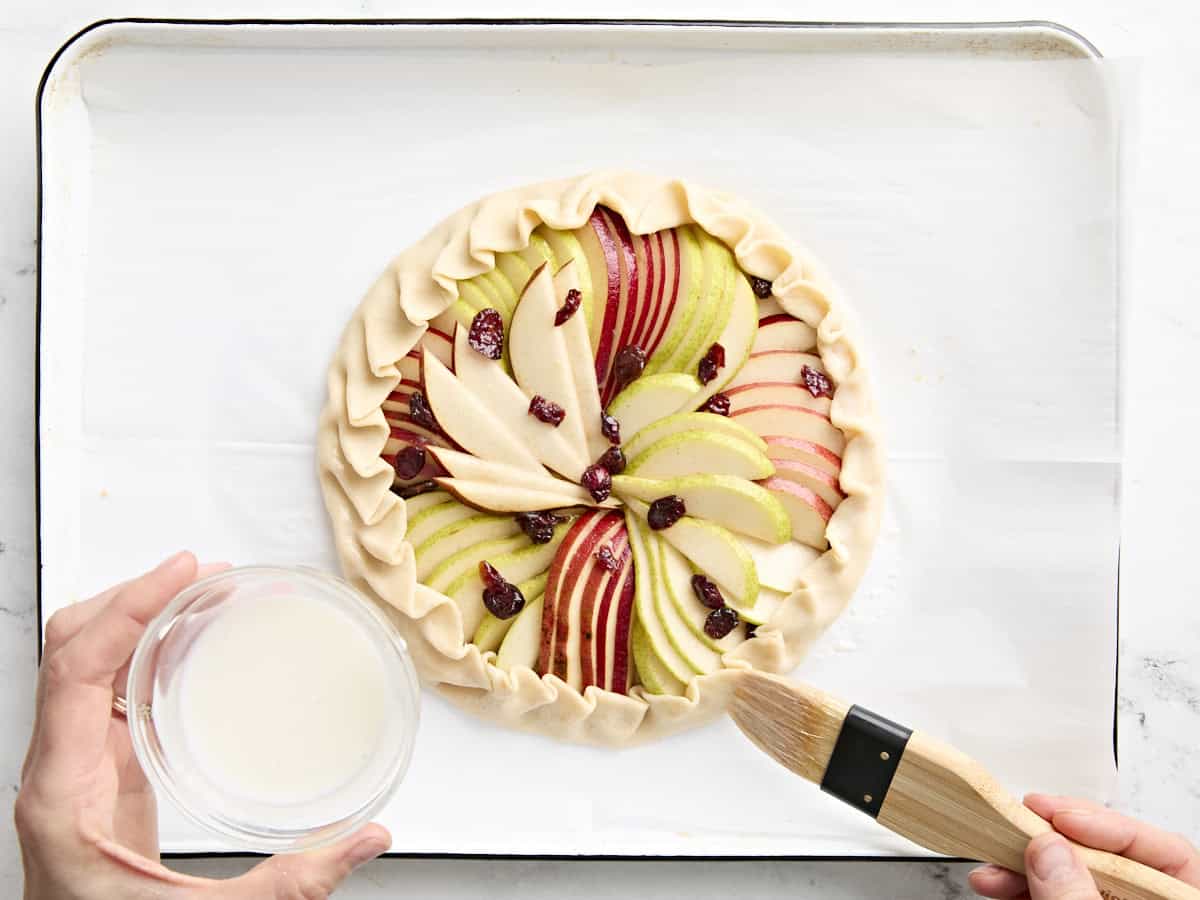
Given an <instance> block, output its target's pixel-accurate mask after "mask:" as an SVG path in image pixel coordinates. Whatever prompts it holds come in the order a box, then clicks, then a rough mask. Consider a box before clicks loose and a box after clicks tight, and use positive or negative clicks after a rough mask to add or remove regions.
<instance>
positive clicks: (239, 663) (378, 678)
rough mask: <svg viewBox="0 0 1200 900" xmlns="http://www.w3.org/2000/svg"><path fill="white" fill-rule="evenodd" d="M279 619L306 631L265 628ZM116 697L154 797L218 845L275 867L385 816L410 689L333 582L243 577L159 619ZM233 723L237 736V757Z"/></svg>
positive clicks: (408, 674) (269, 573)
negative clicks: (279, 860)
mask: <svg viewBox="0 0 1200 900" xmlns="http://www.w3.org/2000/svg"><path fill="white" fill-rule="evenodd" d="M296 604H298V605H296ZM289 605H291V606H290V610H301V609H303V610H307V613H308V615H307V619H306V617H305V616H302V615H299V614H298V613H297V612H292V614H291V615H286V614H285V615H279V614H278V613H279V612H280V611H285V612H286V611H288V610H289ZM330 616H332V618H328V617H330ZM322 617H326V618H322ZM302 621H304V622H306V624H303V625H302ZM323 622H325V623H329V624H332V625H334V626H336V627H333V628H322V627H320V625H321V623H323ZM336 635H340V637H336ZM206 640H207V643H201V642H203V641H206ZM289 640H290V644H289V645H288V646H283V645H282V642H285V641H289ZM333 640H340V641H342V644H341V645H340V646H332V645H331V644H330V641H333ZM214 641H216V642H218V643H216V644H214ZM221 642H223V643H221ZM301 646H304V647H306V648H308V649H309V651H313V652H312V655H309V656H305V657H303V660H312V663H311V664H310V665H304V664H303V660H302V659H299V658H298V654H297V652H296V648H297V647H301ZM197 647H200V648H201V649H200V650H197ZM214 647H217V648H219V652H218V653H216V654H214V652H213V648H214ZM289 653H290V656H289ZM339 653H340V654H341V656H340V657H339V656H338V654H339ZM224 660H229V665H228V666H226V665H225V663H224ZM331 660H332V661H331ZM189 663H190V666H189ZM288 666H290V667H291V668H290V669H289V668H288ZM364 673H365V676H367V677H364ZM329 674H332V675H333V676H336V677H332V678H331V677H326V676H327V675H329ZM314 676H315V678H314ZM356 679H358V680H356ZM360 685H361V690H360V689H359V688H360ZM364 697H366V698H369V699H364ZM125 699H126V705H127V718H128V721H129V731H130V735H131V737H132V742H133V749H134V752H135V754H136V755H137V759H138V762H139V763H140V764H141V767H142V769H143V770H144V771H145V773H146V776H147V778H148V779H149V780H150V783H151V784H152V785H153V786H154V788H155V790H156V791H157V792H158V793H159V795H160V796H166V797H167V798H169V799H170V800H171V801H172V802H173V803H174V804H175V805H176V806H177V807H178V808H179V809H180V810H181V811H182V812H183V813H184V814H185V815H187V816H188V817H189V818H191V819H192V820H193V821H195V822H196V823H197V824H198V825H201V826H203V827H204V828H206V829H209V830H210V831H211V832H213V833H215V834H217V835H220V836H222V837H223V838H225V839H226V840H228V842H229V843H230V845H231V846H233V847H237V848H241V849H247V850H254V851H259V852H264V853H287V852H298V851H302V850H309V849H312V848H314V847H319V846H322V845H325V844H329V843H332V842H334V841H336V840H338V839H339V838H342V837H344V836H346V835H347V834H349V833H350V832H352V831H354V830H355V829H357V828H358V827H360V826H361V825H363V824H365V823H366V822H368V821H370V820H371V819H372V817H374V816H375V815H376V814H377V813H378V812H379V811H380V809H381V808H382V807H383V806H384V805H385V804H386V803H387V801H388V800H389V798H390V797H391V796H392V794H393V793H394V792H395V790H396V788H397V787H398V786H399V784H400V782H401V781H402V780H403V778H404V774H405V771H406V770H407V768H408V764H409V761H410V759H411V757H412V751H413V743H414V740H415V737H416V731H417V723H418V718H419V709H420V686H419V681H418V679H417V674H416V670H415V669H414V668H413V664H412V661H411V659H410V658H409V655H408V650H407V648H406V646H405V643H404V640H403V639H402V638H401V637H400V634H399V633H398V632H397V631H396V628H395V626H394V625H393V624H392V623H391V622H390V621H389V620H388V619H387V617H386V616H385V615H384V614H383V613H382V612H381V611H380V610H378V609H376V607H375V606H374V604H372V603H371V602H370V601H369V600H367V599H366V598H365V597H363V596H362V595H361V594H360V593H358V592H357V591H356V590H355V589H354V588H353V587H351V586H350V585H349V584H347V583H346V582H344V581H342V580H341V579H339V578H335V577H333V576H331V575H327V574H325V573H322V572H318V571H316V570H312V569H306V568H276V567H270V566H253V567H245V568H237V569H229V570H227V571H225V572H222V573H220V574H217V575H214V576H212V577H210V578H205V579H203V580H201V581H197V582H196V583H195V584H193V585H191V586H190V587H188V588H187V589H186V590H184V591H183V592H182V593H181V594H179V596H177V597H176V598H175V599H173V600H172V601H171V602H170V604H168V605H167V607H166V609H164V610H163V612H162V613H161V614H160V615H159V616H158V617H157V618H156V619H155V620H154V621H153V622H151V623H150V625H149V627H148V628H147V629H146V633H145V635H144V636H143V637H142V640H141V642H140V643H139V644H138V647H137V650H136V651H135V653H134V655H133V660H132V662H131V663H130V668H129V681H128V685H127V691H126V697H125ZM295 704H302V706H296V705H295ZM310 711H311V715H310ZM380 712H381V713H382V714H381V715H377V714H376V713H380ZM247 717H252V718H247ZM239 722H240V723H242V724H243V725H245V724H249V725H251V726H252V727H250V728H247V729H246V730H245V734H246V735H247V737H246V740H245V742H244V743H241V744H239V740H240V737H241V732H239V731H238V728H239V725H238V723H239ZM318 722H319V723H321V724H320V727H317V725H316V724H314V723H318ZM297 726H300V727H297ZM348 726H353V727H348ZM339 728H344V734H339V733H338V729H339ZM350 734H355V735H358V736H359V737H360V738H361V737H363V736H364V735H366V736H367V739H364V740H360V741H355V740H353V739H351V738H348V737H346V736H347V735H350ZM254 735H257V736H258V740H255V739H254ZM298 737H306V738H307V740H297V738H298ZM314 738H315V740H314ZM343 738H345V739H343ZM339 740H340V741H341V744H340V745H339V743H338V742H339ZM213 747H218V748H220V750H221V753H217V754H215V755H214V753H213V752H212V748H213ZM348 751H349V754H348ZM222 754H223V755H222ZM214 760H219V761H220V764H219V765H214V762H213V761H214ZM230 762H232V763H234V766H232V767H231V766H229V765H227V763H230ZM264 763H266V765H264ZM231 773H236V774H234V775H232V776H231ZM260 781H261V784H262V786H263V789H262V790H258V789H257V787H258V785H259V782H260Z"/></svg>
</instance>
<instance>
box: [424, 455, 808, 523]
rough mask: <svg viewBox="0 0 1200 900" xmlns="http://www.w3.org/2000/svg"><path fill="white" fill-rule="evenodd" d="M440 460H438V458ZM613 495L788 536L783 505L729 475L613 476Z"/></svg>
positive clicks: (715, 520) (753, 485) (752, 484)
mask: <svg viewBox="0 0 1200 900" xmlns="http://www.w3.org/2000/svg"><path fill="white" fill-rule="evenodd" d="M439 458H440V457H439ZM612 487H613V492H614V493H616V494H618V495H620V496H621V497H635V498H636V499H638V500H642V501H644V502H646V503H652V502H654V501H655V500H657V499H658V498H659V497H666V496H668V495H670V494H675V495H676V496H678V497H680V498H682V499H683V503H684V506H686V507H687V513H688V515H689V516H692V517H693V518H698V519H708V520H709V521H710V522H716V523H717V524H718V525H721V526H722V527H724V528H728V529H729V530H730V531H736V532H738V533H739V534H748V535H750V536H751V537H756V538H759V539H760V540H764V541H768V542H769V543H772V544H781V543H783V542H784V541H787V540H790V539H791V537H792V526H791V522H790V520H789V519H788V513H787V510H786V509H784V506H783V503H782V502H781V501H779V500H778V499H776V498H775V497H774V496H773V495H772V494H771V492H770V491H768V490H766V489H765V488H762V487H760V486H759V485H757V484H755V483H754V482H753V481H747V480H746V479H744V478H737V477H734V476H732V475H714V474H712V473H705V474H703V475H685V476H683V477H682V478H668V479H666V480H661V481H660V480H658V479H652V478H638V477H637V476H635V475H614V476H613V480H612Z"/></svg>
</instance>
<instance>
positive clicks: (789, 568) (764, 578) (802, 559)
mask: <svg viewBox="0 0 1200 900" xmlns="http://www.w3.org/2000/svg"><path fill="white" fill-rule="evenodd" d="M742 546H743V547H745V548H746V552H747V553H749V554H750V557H751V558H752V559H753V560H754V568H755V571H757V572H758V580H759V584H760V595H761V588H763V587H765V588H769V589H770V590H773V591H779V592H781V593H783V594H790V593H791V592H792V591H794V590H795V589H796V583H797V582H798V581H799V580H800V576H801V575H802V574H803V573H804V570H805V569H806V568H808V565H809V563H811V562H812V561H813V560H815V559H816V558H817V557H819V556H820V555H821V554H820V553H818V552H817V551H816V550H814V549H813V548H812V547H807V546H805V545H804V544H801V543H798V542H797V541H788V542H787V543H786V544H768V543H766V542H765V541H757V540H754V539H753V538H743V539H742Z"/></svg>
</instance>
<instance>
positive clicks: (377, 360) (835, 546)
mask: <svg viewBox="0 0 1200 900" xmlns="http://www.w3.org/2000/svg"><path fill="white" fill-rule="evenodd" d="M597 205H605V206H608V207H610V208H611V209H614V210H616V211H617V212H618V213H620V214H621V216H623V217H624V220H625V222H626V224H627V225H628V227H629V229H630V230H631V231H632V232H634V233H636V234H646V233H649V232H654V231H658V230H660V229H665V228H672V227H675V226H679V225H684V224H688V223H696V224H698V225H699V226H700V227H701V228H703V229H704V230H705V231H707V232H708V233H710V234H711V235H713V236H714V237H717V238H719V239H720V240H722V241H723V242H724V243H725V244H726V245H727V246H728V247H729V248H730V249H731V250H732V251H733V252H734V255H735V256H736V258H737V262H738V264H739V265H740V266H741V268H742V269H743V270H744V271H745V272H747V273H748V274H750V275H755V276H758V277H760V278H765V279H767V280H768V281H771V282H773V285H774V294H775V297H776V299H777V300H778V301H779V303H780V305H781V306H782V307H783V308H784V310H786V311H787V312H788V313H789V314H791V315H792V316H794V317H796V318H798V319H801V320H803V321H804V322H806V323H808V324H809V325H811V326H813V327H814V328H815V329H816V332H817V345H818V351H819V353H820V355H821V358H822V360H823V361H824V363H825V365H826V368H827V369H828V371H829V374H830V375H831V376H832V377H833V379H834V382H835V383H836V384H837V385H838V388H837V391H836V393H835V395H834V399H833V405H832V409H831V411H830V418H831V421H832V422H833V424H834V425H836V426H837V427H838V428H840V429H841V430H842V431H843V432H844V433H845V435H846V437H847V439H848V441H847V445H846V450H845V453H844V455H843V463H842V470H841V485H842V489H843V490H844V491H845V493H846V499H845V500H844V501H843V502H842V503H841V504H840V505H839V506H838V507H837V509H836V510H835V512H834V514H833V517H832V518H831V519H830V520H829V523H828V526H827V529H826V535H827V538H828V540H829V549H828V550H827V551H826V552H824V553H823V554H822V555H821V556H820V557H819V558H817V559H816V560H814V561H813V562H812V563H811V564H809V565H808V566H807V567H806V568H805V570H804V571H803V572H802V573H801V575H800V578H799V580H798V587H797V589H796V590H795V592H794V593H792V594H791V596H789V597H788V599H787V600H786V601H785V602H784V603H782V604H781V605H780V607H779V608H778V610H777V611H776V613H775V614H774V615H773V616H772V618H771V621H770V622H769V623H768V624H766V625H763V626H761V627H760V628H759V630H758V633H757V636H756V637H755V639H754V640H749V641H745V642H743V643H742V644H740V645H739V646H738V647H737V648H736V649H734V650H733V651H732V652H730V653H729V654H727V655H726V656H725V664H726V666H727V668H726V669H723V670H721V671H718V672H715V673H713V674H710V675H704V676H697V677H696V678H694V679H692V681H691V682H690V683H689V684H688V686H687V690H686V693H685V694H684V696H682V697H677V696H662V695H653V694H648V693H646V692H644V691H643V690H642V688H641V687H635V688H634V689H633V690H632V691H631V693H630V695H629V696H623V695H620V694H617V693H613V692H610V691H604V690H600V689H598V688H595V687H589V688H587V689H586V690H585V691H584V692H583V693H582V694H581V693H580V692H579V691H577V690H575V689H574V688H572V687H571V686H569V685H568V684H566V683H565V682H563V681H562V680H560V679H558V678H556V677H555V676H553V675H546V676H539V675H537V674H536V673H535V672H534V671H533V670H531V669H527V668H517V669H514V670H512V671H506V670H504V669H501V668H499V667H498V666H496V665H495V654H493V653H481V652H480V651H479V649H478V648H477V647H476V646H475V645H474V644H471V643H468V642H467V641H466V640H465V639H464V635H463V628H462V620H461V617H460V614H459V610H458V608H457V607H456V606H455V604H454V603H453V602H452V601H451V600H450V599H449V598H448V597H446V596H445V595H443V594H440V593H438V592H436V591H434V590H431V589H430V588H427V587H425V586H424V585H421V584H418V583H417V581H416V577H415V561H414V557H413V548H412V546H411V545H410V544H409V543H408V542H407V541H406V540H405V531H406V524H407V517H406V513H405V502H404V500H402V499H401V498H400V497H398V496H396V494H394V493H392V491H391V486H392V477H393V472H392V469H391V467H390V466H389V465H388V464H387V463H386V462H385V461H384V460H383V459H381V458H380V453H381V451H382V450H383V447H384V444H385V443H386V441H387V439H388V433H389V429H388V424H387V422H386V421H385V418H384V413H383V407H382V404H383V402H384V399H385V398H386V397H387V396H388V394H389V393H390V392H391V391H392V390H393V389H394V388H395V386H396V384H397V383H398V382H399V381H400V377H401V376H400V370H399V367H398V363H399V360H400V359H401V358H402V357H404V355H405V354H406V353H407V352H408V351H409V350H411V349H412V348H413V347H414V346H415V345H416V343H417V342H418V341H419V340H420V339H421V337H422V335H423V334H424V332H425V329H426V324H427V323H428V322H429V320H430V319H432V318H434V317H436V316H437V315H439V314H440V313H442V312H443V311H445V310H446V309H447V308H448V307H449V306H450V304H451V303H453V302H454V300H455V299H456V298H457V287H456V282H457V281H458V280H459V279H466V278H471V277H473V276H476V275H479V274H481V273H483V272H485V271H487V270H489V269H491V268H492V267H493V265H494V254H495V253H498V252H504V251H511V250H520V249H522V248H524V247H526V246H527V245H528V243H529V235H530V232H532V231H533V230H534V228H536V227H537V226H538V225H541V224H542V223H545V224H546V225H547V226H549V227H551V228H556V229H575V228H579V227H581V226H582V225H584V224H585V223H586V221H587V219H588V217H589V216H590V215H591V213H592V211H593V209H594V208H595V207H596V206H597ZM855 335H856V330H855V328H854V323H853V321H852V318H851V315H850V312H849V310H848V309H847V308H846V305H845V303H844V301H843V300H842V299H841V297H840V295H839V293H838V291H837V288H836V287H835V285H834V284H833V282H832V281H831V279H830V278H829V276H828V275H827V274H826V272H825V270H824V268H823V267H822V266H821V265H820V264H819V263H818V262H817V261H816V260H815V259H813V258H812V256H811V255H810V254H808V253H807V252H805V251H804V250H803V249H801V248H799V247H798V246H796V245H795V244H794V243H793V242H791V241H790V240H789V239H788V238H787V237H786V236H785V235H784V234H783V233H782V231H781V230H780V229H779V228H778V227H777V226H775V225H774V224H773V223H772V222H770V221H769V220H768V219H766V218H765V217H764V216H763V215H762V214H760V213H758V212H756V211H755V210H752V209H750V208H749V207H748V206H747V205H745V204H744V203H743V202H742V201H741V200H739V199H738V198H736V197H733V196H730V195H729V194H725V193H721V192H718V191H712V190H708V189H705V188H703V187H699V186H697V185H695V184H691V183H688V182H683V181H679V180H676V179H669V178H663V177H658V176H653V175H646V174H633V173H625V172H618V173H593V174H589V175H585V176H582V177H577V178H570V179H563V180H557V181H548V182H543V183H540V184H534V185H529V186H526V187H521V188H516V189H514V190H509V191H504V192H501V193H498V194H493V195H492V196H490V197H486V198H484V199H482V200H480V201H478V202H476V203H473V204H471V205H470V206H467V207H466V208H464V209H462V210H459V211H458V212H456V213H455V214H454V215H452V216H450V217H449V218H448V219H446V220H445V221H444V222H442V223H441V224H439V225H438V226H436V227H435V228H434V229H433V230H432V231H431V232H430V233H429V234H428V235H427V236H426V237H425V238H424V239H422V240H421V241H420V242H419V243H417V244H415V245H414V246H412V247H410V248H409V249H407V250H405V251H404V252H403V253H401V254H400V255H399V256H398V257H396V258H395V259H394V260H393V261H392V262H391V264H390V265H388V267H387V269H386V270H385V271H384V272H383V274H382V275H381V276H380V277H379V279H378V280H377V281H376V282H375V284H374V285H373V286H372V287H371V289H370V290H369V291H368V292H367V295H366V297H365V298H364V299H363V301H362V304H361V305H360V306H359V308H358V310H357V311H356V312H355V314H354V317H353V318H352V319H351V320H350V323H349V324H348V325H347V327H346V330H345V333H344V335H343V337H342V341H341V345H340V347H339V348H338V351H337V355H336V357H335V358H334V361H333V364H332V365H331V367H330V370H329V391H328V400H327V404H326V407H325V409H324V411H323V413H322V415H321V420H320V429H319V436H318V463H319V470H320V480H321V488H322V491H323V493H324V497H325V503H326V506H327V508H328V511H329V515H330V518H331V521H332V527H333V537H334V542H335V544H336V547H337V552H338V555H339V557H340V559H341V562H342V568H343V571H344V573H345V576H346V578H347V579H349V580H350V581H351V582H352V583H353V584H354V585H355V586H356V587H357V588H358V589H359V590H361V591H362V592H363V593H364V594H366V595H367V596H368V597H370V598H372V599H373V600H374V601H375V602H377V603H378V604H379V605H380V607H381V608H383V609H384V610H386V611H387V612H388V613H389V615H390V616H391V618H392V619H393V620H394V621H395V622H396V624H397V626H398V627H399V628H400V630H401V633H402V634H403V635H404V638H405V640H406V641H407V642H408V646H409V650H410V651H411V653H412V655H413V659H414V662H415V663H416V666H417V669H418V671H419V672H420V673H421V677H422V679H423V680H424V681H425V682H426V683H428V684H430V685H432V686H435V687H436V688H437V689H438V690H439V691H440V692H441V693H442V694H443V695H444V696H446V697H447V698H449V699H450V700H452V701H454V702H455V703H457V704H458V705H459V706H461V707H463V708H464V709H467V710H469V711H470V712H472V713H474V714H476V715H478V716H481V717H483V718H486V719H489V720H492V721H496V722H499V723H502V724H504V725H507V726H510V727H515V728H520V729H524V730H529V731H536V732H540V733H543V734H547V735H552V736H554V737H557V738H562V739H566V740H571V741H579V742H585V743H592V744H601V745H607V746H624V745H629V744H631V743H634V742H641V741H645V740H650V739H654V738H658V737H661V736H664V735H667V734H670V733H673V732H677V731H681V730H684V729H687V728H691V727H695V726H697V725H700V724H702V723H704V722H706V721H709V720H710V719H712V718H714V717H716V716H718V715H719V714H720V713H721V712H722V711H723V710H724V709H725V708H726V705H727V702H728V699H729V695H730V692H731V690H732V687H733V684H734V682H735V680H736V674H737V671H738V670H739V669H741V668H746V667H753V668H757V669H762V670H764V671H768V672H777V673H782V672H787V671H790V670H791V669H793V668H795V666H796V665H797V664H798V663H799V662H800V660H801V659H802V658H803V656H804V654H805V653H806V651H807V649H808V648H809V646H810V645H811V644H812V642H813V640H814V639H815V638H816V637H817V636H818V635H820V634H821V633H822V632H823V631H824V630H825V629H826V628H827V627H828V626H829V625H830V624H831V623H832V622H833V620H834V619H835V618H836V617H837V616H838V615H839V614H840V613H841V612H842V610H843V609H844V608H845V607H846V605H847V603H848V602H849V600H850V597H851V595H852V594H853V592H854V589H855V587H856V586H857V584H858V582H859V580H860V579H861V577H862V574H863V572H864V570H865V568H866V565H867V562H868V559H869V557H870V554H871V550H872V547H873V545H874V543H875V538H876V535H877V532H878V530H879V521H880V515H881V510H882V505H883V492H884V472H883V454H882V451H881V447H880V439H879V426H878V420H877V416H876V412H875V407H874V402H873V398H872V395H871V392H870V389H869V384H868V379H867V371H866V366H865V364H864V362H863V359H862V355H861V351H860V347H859V344H858V343H857V341H856V338H855ZM468 637H469V636H468Z"/></svg>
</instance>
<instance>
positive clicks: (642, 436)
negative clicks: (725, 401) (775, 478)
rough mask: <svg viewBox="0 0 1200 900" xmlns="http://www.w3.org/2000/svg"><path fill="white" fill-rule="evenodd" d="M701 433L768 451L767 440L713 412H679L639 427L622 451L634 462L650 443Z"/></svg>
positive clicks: (629, 437) (622, 447) (626, 441)
mask: <svg viewBox="0 0 1200 900" xmlns="http://www.w3.org/2000/svg"><path fill="white" fill-rule="evenodd" d="M700 431H703V432H710V433H713V434H725V435H728V436H729V437H731V438H735V439H736V440H739V441H742V442H743V443H745V444H746V445H747V446H749V447H750V448H751V449H754V450H760V451H762V452H763V453H765V452H766V450H767V444H766V441H764V440H763V439H762V438H760V437H759V436H758V435H757V434H755V433H754V432H753V431H751V430H750V429H749V428H747V427H746V426H745V425H739V424H738V423H737V422H735V421H733V420H732V419H730V418H729V417H728V416H718V415H717V414H716V413H707V412H680V413H675V414H674V415H671V416H667V417H666V418H664V419H659V420H658V421H657V422H654V423H653V424H651V425H647V426H645V427H644V428H642V430H641V431H639V432H638V433H637V434H636V435H629V436H628V439H627V440H625V441H624V443H623V444H622V445H621V449H623V450H624V451H625V456H626V458H628V459H633V458H634V457H635V456H637V455H638V454H640V453H641V452H642V451H643V450H645V449H646V448H647V447H649V446H650V445H651V444H653V443H656V442H657V441H660V440H662V439H663V438H665V437H670V436H671V435H673V434H682V433H685V432H700Z"/></svg>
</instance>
